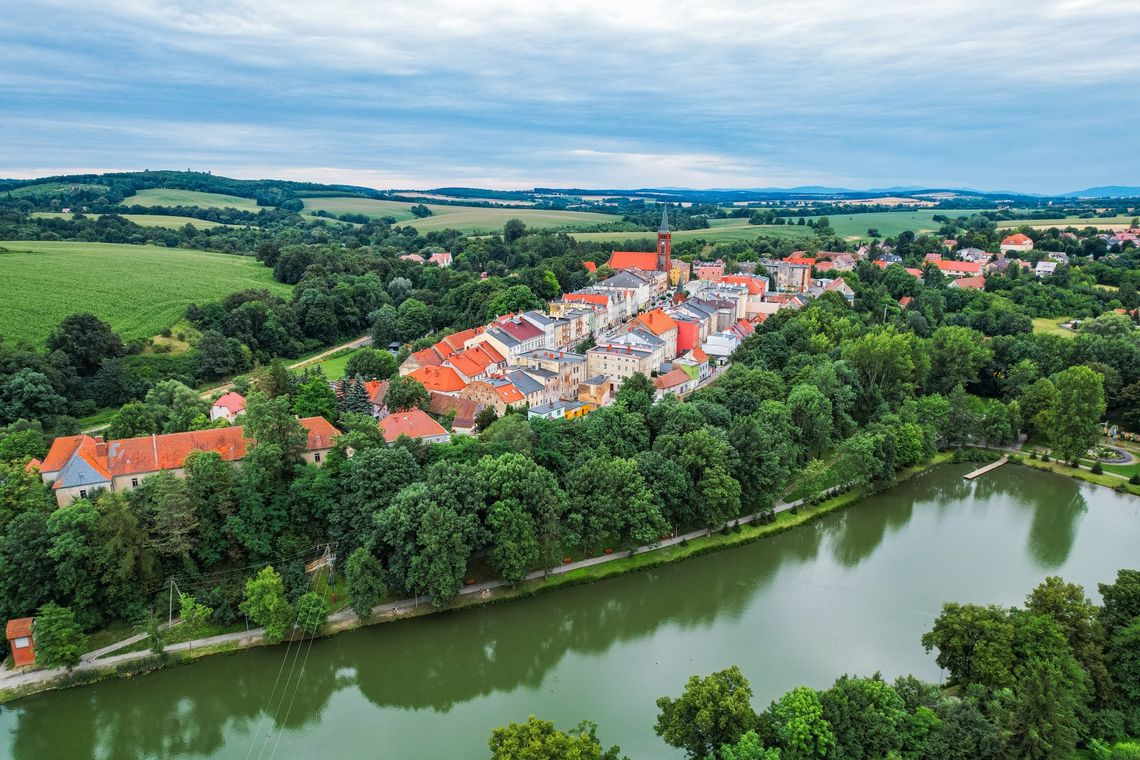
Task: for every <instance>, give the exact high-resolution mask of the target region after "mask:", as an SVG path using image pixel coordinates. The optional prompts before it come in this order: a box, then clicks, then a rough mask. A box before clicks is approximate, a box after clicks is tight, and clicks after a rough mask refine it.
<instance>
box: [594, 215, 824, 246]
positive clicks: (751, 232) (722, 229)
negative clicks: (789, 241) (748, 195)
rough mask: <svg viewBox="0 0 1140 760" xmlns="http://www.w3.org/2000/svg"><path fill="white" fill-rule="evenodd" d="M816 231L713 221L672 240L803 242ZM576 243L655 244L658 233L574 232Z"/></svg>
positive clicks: (729, 220) (744, 221)
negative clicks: (761, 237) (638, 242)
mask: <svg viewBox="0 0 1140 760" xmlns="http://www.w3.org/2000/svg"><path fill="white" fill-rule="evenodd" d="M812 232H813V230H811V229H809V228H808V227H806V226H804V227H797V226H796V225H790V224H749V223H748V220H747V219H712V220H710V221H709V228H708V229H703V230H676V231H674V232H673V240H706V241H708V242H709V243H726V242H732V241H736V240H754V239H755V238H757V237H760V236H762V235H763V236H767V237H782V238H804V237H807V236H809V235H811V234H812ZM571 234H572V235H573V237H574V239H575V240H581V241H594V242H599V241H602V242H615V243H620V242H623V241H625V240H655V239H656V238H657V233H656V232H650V231H648V230H646V231H644V232H574V233H571Z"/></svg>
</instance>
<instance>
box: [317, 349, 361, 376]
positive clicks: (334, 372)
mask: <svg viewBox="0 0 1140 760" xmlns="http://www.w3.org/2000/svg"><path fill="white" fill-rule="evenodd" d="M359 350H360V349H359V348H346V349H344V350H343V351H337V352H336V353H335V354H333V355H332V356H330V357H329V358H327V359H325V360H324V361H321V362H318V363H316V364H306V365H305V368H306V369H316V368H317V367H320V369H321V372H324V373H325V377H327V378H328V379H329V380H340V379H341V378H342V377H344V368H345V367H346V366H347V365H348V360H349V359H351V358H352V355H353V354H355V353H356V352H357V351H359Z"/></svg>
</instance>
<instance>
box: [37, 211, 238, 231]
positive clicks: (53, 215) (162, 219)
mask: <svg viewBox="0 0 1140 760" xmlns="http://www.w3.org/2000/svg"><path fill="white" fill-rule="evenodd" d="M32 216H33V217H39V218H41V219H71V217H72V214H64V213H61V212H58V211H37V212H36V213H34V214H32ZM100 216H101V214H87V218H88V219H98V218H99V217H100ZM123 218H124V219H126V220H127V221H129V222H134V223H135V224H137V225H138V226H140V227H168V228H170V229H178V228H180V227H185V226H186V225H187V224H189V225H193V226H194V227H196V228H197V229H200V230H208V229H211V228H213V227H237V226H238V225H236V224H222V223H221V222H211V221H208V220H206V219H195V218H194V217H192V216H172V215H170V214H123Z"/></svg>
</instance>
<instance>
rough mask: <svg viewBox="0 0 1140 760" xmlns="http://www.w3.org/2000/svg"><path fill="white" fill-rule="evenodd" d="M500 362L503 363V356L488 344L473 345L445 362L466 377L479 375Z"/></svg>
mask: <svg viewBox="0 0 1140 760" xmlns="http://www.w3.org/2000/svg"><path fill="white" fill-rule="evenodd" d="M501 361H503V355H502V354H500V353H499V352H498V351H496V350H495V347H494V346H492V345H491V344H489V343H479V344H477V345H474V346H472V347H471V348H468V349H466V350H465V351H460V352H459V353H457V354H455V355H454V356H452V357H450V358H449V359H448V360H447V362H448V364H450V365H451V366H452V367H454V368H455V369H457V370H459V372H461V373H462V374H464V375H466V376H467V377H475V376H476V375H480V374H482V373H483V372H485V371H486V370H487V368H488V367H490V366H491V365H492V364H498V363H499V362H501Z"/></svg>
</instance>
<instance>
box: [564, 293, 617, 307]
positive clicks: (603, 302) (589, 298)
mask: <svg viewBox="0 0 1140 760" xmlns="http://www.w3.org/2000/svg"><path fill="white" fill-rule="evenodd" d="M562 300H563V301H583V302H585V303H594V304H597V305H598V306H609V303H610V297H609V296H608V295H606V294H605V293H567V294H566V295H564V296H562Z"/></svg>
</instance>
